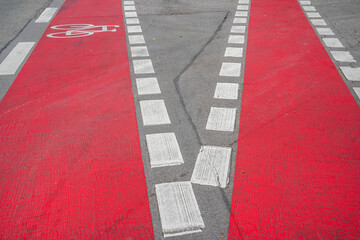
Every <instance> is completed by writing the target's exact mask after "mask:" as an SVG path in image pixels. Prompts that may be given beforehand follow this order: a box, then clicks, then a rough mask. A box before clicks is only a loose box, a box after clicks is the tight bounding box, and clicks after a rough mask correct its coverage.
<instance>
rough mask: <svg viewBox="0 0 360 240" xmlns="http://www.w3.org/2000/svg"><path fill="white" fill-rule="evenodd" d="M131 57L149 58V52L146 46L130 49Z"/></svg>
mask: <svg viewBox="0 0 360 240" xmlns="http://www.w3.org/2000/svg"><path fill="white" fill-rule="evenodd" d="M130 51H131V56H132V57H133V58H134V57H148V56H149V51H148V49H147V47H146V46H139V47H130Z"/></svg>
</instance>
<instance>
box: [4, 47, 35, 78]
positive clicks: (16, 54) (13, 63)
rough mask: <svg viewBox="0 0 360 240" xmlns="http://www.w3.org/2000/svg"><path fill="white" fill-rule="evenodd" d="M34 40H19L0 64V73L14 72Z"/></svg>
mask: <svg viewBox="0 0 360 240" xmlns="http://www.w3.org/2000/svg"><path fill="white" fill-rule="evenodd" d="M34 45H35V42H19V43H18V44H17V45H16V46H15V47H14V49H13V50H12V51H11V52H10V53H9V55H8V56H7V57H6V58H5V59H4V61H3V62H2V63H1V64H0V75H12V74H15V73H16V71H17V70H18V68H19V67H20V65H21V64H22V62H23V61H24V60H25V58H26V56H27V55H28V54H29V52H30V51H31V49H32V48H33V46H34Z"/></svg>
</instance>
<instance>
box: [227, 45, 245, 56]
mask: <svg viewBox="0 0 360 240" xmlns="http://www.w3.org/2000/svg"><path fill="white" fill-rule="evenodd" d="M242 56H243V48H238V47H227V48H226V50H225V55H224V57H242Z"/></svg>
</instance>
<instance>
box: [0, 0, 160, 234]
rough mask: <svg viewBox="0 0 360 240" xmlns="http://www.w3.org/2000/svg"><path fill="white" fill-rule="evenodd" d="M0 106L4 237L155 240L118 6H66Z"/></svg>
mask: <svg viewBox="0 0 360 240" xmlns="http://www.w3.org/2000/svg"><path fill="white" fill-rule="evenodd" d="M75 23H83V24H84V23H85V24H95V25H119V26H120V27H119V28H117V32H115V33H114V32H106V33H95V34H94V35H92V36H89V37H83V38H74V39H53V38H48V37H46V34H49V33H53V32H55V31H56V30H52V29H49V28H48V29H47V31H46V32H45V34H44V35H43V37H42V39H41V40H40V42H39V44H38V45H37V47H36V49H35V50H34V51H33V53H32V55H31V57H30V58H29V59H28V61H27V62H26V64H25V66H24V67H23V69H22V70H21V72H20V74H19V75H18V77H17V79H16V80H15V82H14V83H13V85H12V86H11V88H10V90H9V91H8V93H7V94H6V96H5V97H4V99H3V100H2V102H1V104H0V112H1V115H0V122H1V123H0V136H1V140H0V153H1V155H0V161H1V165H0V185H1V187H0V236H1V237H0V238H2V239H29V238H30V239H33V238H38V239H79V238H82V239H93V238H109V239H115V238H117V239H133V238H136V239H139V238H142V239H152V238H153V230H152V223H151V217H150V210H149V202H148V198H147V191H146V184H145V177H144V170H143V165H142V158H141V152H140V143H139V135H138V131H137V124H136V115H135V107H134V101H133V95H132V88H131V80H130V73H129V64H128V56H127V47H126V38H125V32H124V23H123V16H122V6H121V1H117V0H107V1H96V0H77V1H74V0H67V1H66V2H65V3H64V5H63V6H62V8H61V9H60V11H59V13H58V14H57V16H56V17H55V19H54V20H53V21H52V22H51V24H50V26H54V25H60V24H75Z"/></svg>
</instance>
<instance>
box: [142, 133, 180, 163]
mask: <svg viewBox="0 0 360 240" xmlns="http://www.w3.org/2000/svg"><path fill="white" fill-rule="evenodd" d="M146 143H147V146H148V150H149V157H150V166H151V167H152V168H155V167H165V166H174V165H180V164H182V163H184V160H183V158H182V155H181V152H180V148H179V144H178V142H177V140H176V136H175V133H157V134H147V135H146Z"/></svg>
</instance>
